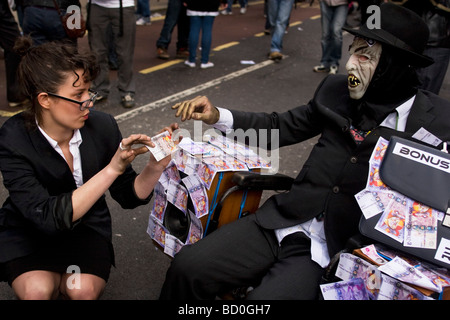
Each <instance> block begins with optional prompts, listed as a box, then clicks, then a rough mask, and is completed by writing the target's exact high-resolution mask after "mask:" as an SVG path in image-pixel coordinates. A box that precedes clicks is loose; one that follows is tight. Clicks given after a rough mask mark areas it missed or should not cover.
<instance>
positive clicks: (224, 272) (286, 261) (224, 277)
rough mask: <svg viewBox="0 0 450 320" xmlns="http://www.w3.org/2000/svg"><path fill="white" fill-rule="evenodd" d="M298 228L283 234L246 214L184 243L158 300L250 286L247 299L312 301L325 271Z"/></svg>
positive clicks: (211, 296) (204, 296)
mask: <svg viewBox="0 0 450 320" xmlns="http://www.w3.org/2000/svg"><path fill="white" fill-rule="evenodd" d="M310 246H311V243H310V240H309V239H308V238H307V237H306V236H305V235H304V234H303V233H300V232H298V233H295V234H292V235H289V236H287V237H286V238H285V239H283V241H282V243H281V245H279V244H278V241H277V239H276V237H275V233H274V231H273V230H265V229H262V228H261V227H260V226H259V225H258V223H257V219H256V217H255V215H249V216H247V217H245V218H242V219H239V220H237V221H235V222H233V223H230V224H228V225H225V226H223V227H221V228H220V229H218V230H216V231H214V232H213V233H211V234H210V235H208V236H207V237H205V238H204V239H202V240H200V241H199V242H197V243H196V244H194V245H190V246H185V247H184V248H183V249H182V250H181V251H180V252H179V253H178V254H177V255H175V258H174V260H173V261H172V263H171V266H170V267H169V269H168V271H167V274H166V280H165V283H164V285H163V288H162V290H161V295H160V299H162V300H177V299H178V300H188V299H211V300H212V299H215V297H216V296H217V295H220V294H221V293H224V292H227V291H229V290H230V289H233V288H240V287H250V286H251V287H253V288H254V290H252V291H250V293H249V294H248V296H247V299H254V300H296V299H298V300H313V299H317V298H318V296H319V291H320V288H319V283H320V280H321V277H322V274H323V272H324V269H322V268H321V267H320V266H319V265H318V264H317V263H315V262H314V261H312V260H311V252H310Z"/></svg>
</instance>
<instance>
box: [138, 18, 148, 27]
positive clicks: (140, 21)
mask: <svg viewBox="0 0 450 320" xmlns="http://www.w3.org/2000/svg"><path fill="white" fill-rule="evenodd" d="M150 24H151V22H150V17H140V18H139V19H138V20H137V21H136V25H137V26H148V25H150Z"/></svg>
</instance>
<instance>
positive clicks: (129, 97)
mask: <svg viewBox="0 0 450 320" xmlns="http://www.w3.org/2000/svg"><path fill="white" fill-rule="evenodd" d="M122 106H123V107H124V108H133V107H134V97H133V94H132V93H131V92H127V94H126V95H124V96H123V97H122Z"/></svg>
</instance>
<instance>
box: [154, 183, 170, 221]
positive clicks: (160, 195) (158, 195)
mask: <svg viewBox="0 0 450 320" xmlns="http://www.w3.org/2000/svg"><path fill="white" fill-rule="evenodd" d="M153 194H154V196H153V207H152V211H151V213H150V214H151V215H152V216H153V217H155V218H156V219H157V220H158V221H159V222H161V223H162V222H163V221H164V213H165V212H166V208H167V196H166V191H165V188H164V186H163V185H162V184H161V183H160V182H158V183H157V184H156V185H155V187H154V189H153Z"/></svg>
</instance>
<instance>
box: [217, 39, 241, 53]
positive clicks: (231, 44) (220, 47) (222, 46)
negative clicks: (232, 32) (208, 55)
mask: <svg viewBox="0 0 450 320" xmlns="http://www.w3.org/2000/svg"><path fill="white" fill-rule="evenodd" d="M238 44H239V42H238V41H232V42H228V43H225V44H223V45H221V46H217V47H215V48H214V49H213V51H220V50H223V49H226V48H229V47H232V46H235V45H238Z"/></svg>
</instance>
